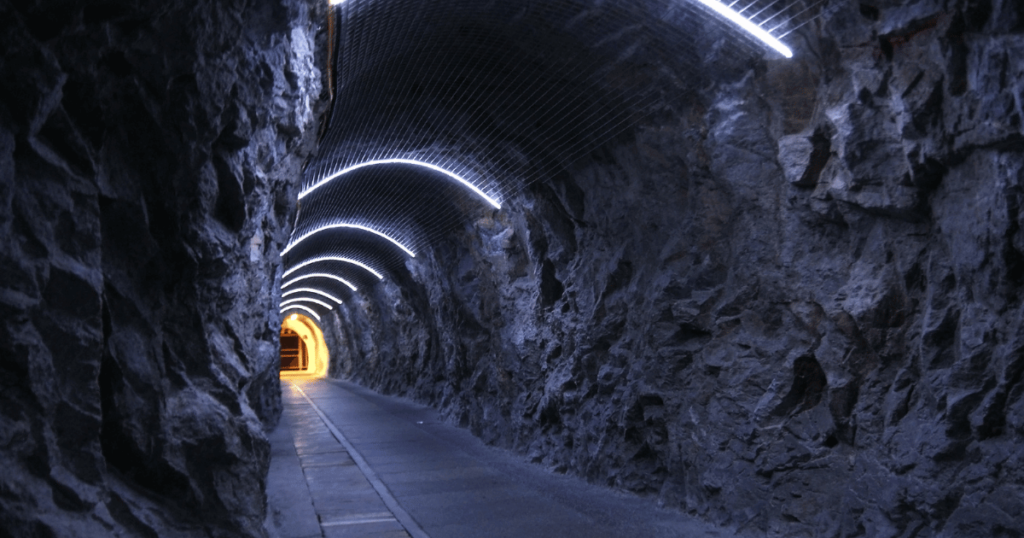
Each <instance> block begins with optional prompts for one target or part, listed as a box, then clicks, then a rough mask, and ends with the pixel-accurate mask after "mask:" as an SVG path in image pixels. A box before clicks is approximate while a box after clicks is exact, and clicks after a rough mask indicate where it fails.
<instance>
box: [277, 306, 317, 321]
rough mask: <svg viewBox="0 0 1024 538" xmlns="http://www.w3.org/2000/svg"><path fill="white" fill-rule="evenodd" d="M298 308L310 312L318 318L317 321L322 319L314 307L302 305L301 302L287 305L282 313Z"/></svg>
mask: <svg viewBox="0 0 1024 538" xmlns="http://www.w3.org/2000/svg"><path fill="white" fill-rule="evenodd" d="M296 308H299V309H302V310H305V311H306V312H309V313H310V314H311V315H312V316H313V317H314V318H316V320H317V321H320V316H319V315H318V314H317V313H316V312H314V311H313V309H312V308H310V307H308V306H302V305H300V304H293V305H288V306H286V307H284V308H282V309H281V313H282V314H284V313H285V312H287V311H289V310H295V309H296Z"/></svg>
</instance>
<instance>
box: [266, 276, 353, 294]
mask: <svg viewBox="0 0 1024 538" xmlns="http://www.w3.org/2000/svg"><path fill="white" fill-rule="evenodd" d="M307 278H331V279H334V280H337V281H338V282H341V283H342V284H344V285H346V286H348V287H349V288H352V291H359V290H357V289H356V287H355V286H353V285H352V283H351V282H349V281H348V280H345V279H344V278H341V277H338V276H334V275H331V274H327V273H310V274H308V275H302V276H297V277H295V278H293V279H291V280H289V281H288V282H285V283H284V284H281V289H284V288H287V287H288V286H291V285H292V284H294V283H296V282H298V281H300V280H306V279H307Z"/></svg>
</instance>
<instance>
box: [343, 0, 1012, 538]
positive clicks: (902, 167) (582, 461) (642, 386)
mask: <svg viewBox="0 0 1024 538" xmlns="http://www.w3.org/2000/svg"><path fill="white" fill-rule="evenodd" d="M905 4H911V5H905ZM1022 31H1024V9H1022V8H1021V7H1020V4H1019V3H1018V2H1014V1H1011V0H992V1H989V0H981V1H977V2H938V1H928V0H926V1H921V2H914V3H903V2H885V1H865V2H861V3H857V2H849V1H838V0H837V1H835V2H831V3H830V4H828V6H827V9H826V16H825V17H824V18H823V19H822V21H821V25H820V27H819V28H817V29H815V30H814V31H812V32H810V34H811V35H812V37H810V38H808V39H806V40H804V42H802V43H801V44H800V45H799V46H800V49H801V51H800V53H799V55H798V57H797V58H796V59H795V60H793V61H783V60H766V61H763V62H759V63H758V64H757V65H756V66H755V67H754V68H753V69H751V70H749V71H748V72H746V73H744V74H742V75H740V76H737V77H733V78H731V79H730V80H726V81H723V82H719V83H716V84H713V85H709V86H708V87H706V88H705V89H704V90H702V93H701V95H699V96H698V97H697V98H696V99H692V100H688V101H685V102H666V103H664V108H665V112H666V113H665V114H659V115H658V117H659V118H661V119H660V120H651V121H650V122H648V123H646V124H644V125H641V126H640V127H639V128H638V129H637V132H636V135H635V138H634V139H633V140H631V141H629V142H626V143H620V144H616V145H613V146H611V147H608V148H606V149H604V150H602V151H600V152H597V153H595V154H594V156H593V158H592V159H591V160H590V161H588V162H582V163H579V164H578V165H577V166H575V167H574V168H572V169H570V170H567V174H565V175H564V176H563V177H560V178H556V179H551V180H549V181H546V182H543V183H540V184H536V185H534V186H533V187H532V188H531V189H529V190H528V191H527V192H523V193H521V194H520V195H519V196H518V197H516V198H515V199H513V200H508V201H506V204H505V208H504V209H503V210H502V211H501V212H500V213H496V214H494V215H493V216H491V217H487V218H483V219H480V220H478V221H477V222H476V223H475V224H474V225H473V226H471V227H469V228H468V229H466V230H465V231H464V232H463V233H461V234H458V235H457V236H455V237H453V238H452V239H451V241H449V242H447V243H444V244H439V245H437V246H436V248H435V249H434V250H433V251H432V252H429V253H424V254H423V255H421V256H419V257H418V258H417V259H416V260H415V261H413V262H410V264H409V274H408V275H407V277H401V278H400V279H398V281H397V282H391V283H387V284H384V285H382V286H379V287H378V288H377V289H375V290H373V291H372V292H370V293H369V294H367V295H366V296H364V297H362V298H360V299H358V300H354V301H350V302H349V303H348V306H347V308H346V309H343V310H342V311H340V312H339V313H338V315H337V316H336V317H333V318H331V319H329V320H328V321H327V322H326V323H325V325H327V327H326V329H327V332H328V333H329V338H330V340H331V347H332V360H333V364H332V370H331V371H332V375H336V376H341V377H350V378H353V379H356V380H359V381H361V382H363V383H366V384H368V385H370V386H372V387H375V388H378V389H381V390H384V391H388V392H395V393H401V394H405V395H409V396H411V397H415V398H418V399H420V400H422V401H426V402H430V403H432V404H434V405H437V406H438V407H439V408H440V409H442V410H443V412H444V413H445V414H446V415H447V416H448V417H450V419H451V420H453V421H454V422H457V423H460V424H463V425H465V426H467V427H469V428H471V429H472V431H473V432H474V433H476V434H477V435H479V436H481V437H482V438H483V439H485V440H486V441H488V442H491V443H494V444H497V445H501V446H507V447H512V448H514V449H515V450H517V451H519V452H521V453H523V454H525V455H528V457H530V458H531V459H532V460H534V461H536V462H538V463H541V464H543V465H547V466H549V467H550V468H552V469H554V470H556V471H560V472H569V473H573V474H577V475H580V476H583V477H586V478H587V479H588V480H591V481H593V482H597V483H604V484H609V485H612V486H615V487H619V488H624V489H628V490H632V491H636V492H640V493H643V494H648V495H651V496H652V497H657V499H658V502H661V503H664V504H665V505H667V506H672V507H678V508H680V509H683V510H686V511H688V512H690V513H693V514H696V515H698V516H700V517H703V518H706V519H708V520H711V521H714V522H718V523H720V524H723V525H729V526H732V527H734V528H735V529H738V532H739V533H740V534H751V535H765V534H767V535H770V536H861V535H864V536H919V537H923V536H1017V535H1020V534H1021V533H1024V520H1022V519H1021V518H1020V514H1022V513H1024V487H1022V486H1021V484H1024V474H1022V470H1021V469H1022V465H1021V464H1022V463H1024V461H1022V460H1024V449H1022V448H1021V447H1022V446H1024V397H1022V393H1024V383H1022V375H1024V305H1022V303H1021V297H1022V294H1021V292H1022V289H1021V286H1022V284H1024V232H1022V231H1021V222H1022V219H1024V215H1022V213H1021V202H1022V197H1024V137H1022V130H1021V129H1022V126H1021V115H1022V113H1024V110H1022V102H1021V97H1020V96H1021V95H1022V93H1021V92H1022V90H1024V86H1022V84H1024V83H1022V80H1024V76H1022V75H1024V60H1022V58H1024V34H1022ZM714 49H715V47H709V50H714ZM403 278H406V279H407V280H406V281H403V280H402V279H403Z"/></svg>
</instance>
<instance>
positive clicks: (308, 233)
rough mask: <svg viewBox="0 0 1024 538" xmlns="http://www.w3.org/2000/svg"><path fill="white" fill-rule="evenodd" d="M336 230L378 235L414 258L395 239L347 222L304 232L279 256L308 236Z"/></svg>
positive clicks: (411, 252) (414, 254) (411, 253)
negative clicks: (347, 229) (343, 229)
mask: <svg viewBox="0 0 1024 538" xmlns="http://www.w3.org/2000/svg"><path fill="white" fill-rule="evenodd" d="M337 228H352V229H355V230H363V231H365V232H370V233H372V234H376V235H379V236H380V237H383V238H384V239H387V240H388V241H391V242H392V243H394V244H395V245H396V246H398V248H400V249H402V250H404V251H405V253H406V254H408V255H409V256H410V257H413V258H415V257H416V253H415V252H413V251H411V250H409V248H408V247H406V246H405V245H403V244H401V243H399V242H398V240H397V239H395V238H393V237H391V236H389V235H387V234H385V233H384V232H378V231H377V230H374V229H373V228H368V227H366V226H363V225H362V224H349V223H347V222H338V223H335V224H328V225H326V226H321V227H319V228H317V229H315V230H313V231H311V232H306V234H305V235H303V236H302V237H300V238H298V239H296V240H295V241H294V242H293V243H292V244H290V245H288V246H287V247H285V249H284V250H282V251H281V256H284V255H285V254H288V251H290V250H291V249H293V248H295V245H298V244H299V243H301V242H303V241H305V240H306V239H308V238H309V236H311V235H314V234H317V233H320V232H322V231H324V230H333V229H337Z"/></svg>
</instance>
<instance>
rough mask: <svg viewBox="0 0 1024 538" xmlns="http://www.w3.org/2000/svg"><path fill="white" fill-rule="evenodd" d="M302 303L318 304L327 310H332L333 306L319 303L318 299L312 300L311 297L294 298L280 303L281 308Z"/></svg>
mask: <svg viewBox="0 0 1024 538" xmlns="http://www.w3.org/2000/svg"><path fill="white" fill-rule="evenodd" d="M303 301H305V302H310V303H314V304H318V305H320V306H322V307H324V308H326V309H328V310H334V307H333V306H331V305H329V304H327V303H325V302H323V301H321V300H320V299H314V298H312V297H296V298H294V299H288V300H287V301H281V306H285V305H291V304H296V303H301V302H303Z"/></svg>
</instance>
